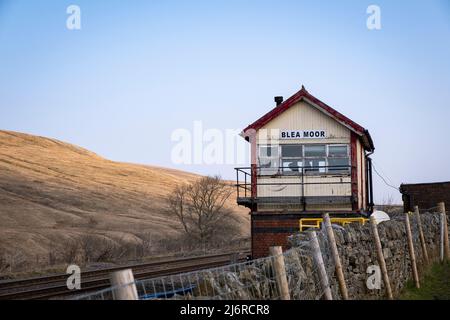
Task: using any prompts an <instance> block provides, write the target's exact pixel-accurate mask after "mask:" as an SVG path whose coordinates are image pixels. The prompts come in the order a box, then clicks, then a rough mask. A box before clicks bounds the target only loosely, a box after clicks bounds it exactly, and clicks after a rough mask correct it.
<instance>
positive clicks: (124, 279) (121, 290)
mask: <svg viewBox="0 0 450 320" xmlns="http://www.w3.org/2000/svg"><path fill="white" fill-rule="evenodd" d="M110 282H111V286H112V287H113V298H114V300H138V293H137V289H136V284H135V282H134V276H133V271H132V270H131V269H125V270H120V271H116V272H113V273H111V275H110Z"/></svg>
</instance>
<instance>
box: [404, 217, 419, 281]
mask: <svg viewBox="0 0 450 320" xmlns="http://www.w3.org/2000/svg"><path fill="white" fill-rule="evenodd" d="M405 227H406V237H407V241H408V248H409V256H410V258H411V267H412V272H413V278H414V283H415V285H416V288H420V282H419V274H418V273H417V264H416V255H415V253H414V244H413V241H412V234H411V225H410V223H409V213H408V212H405Z"/></svg>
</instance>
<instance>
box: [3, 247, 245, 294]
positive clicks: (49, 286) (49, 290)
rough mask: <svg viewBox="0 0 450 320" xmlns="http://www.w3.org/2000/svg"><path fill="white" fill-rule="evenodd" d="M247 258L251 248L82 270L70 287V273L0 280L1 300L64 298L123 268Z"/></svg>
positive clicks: (158, 272)
mask: <svg viewBox="0 0 450 320" xmlns="http://www.w3.org/2000/svg"><path fill="white" fill-rule="evenodd" d="M236 254H238V255H239V256H238V260H239V261H242V260H245V258H246V255H247V254H250V252H249V251H247V250H245V251H241V252H239V253H237V252H226V253H221V254H214V255H206V256H198V257H189V258H180V259H168V260H164V261H158V262H150V263H142V264H133V265H126V266H119V267H113V268H105V269H99V270H93V271H85V272H82V273H81V281H82V282H81V289H79V290H69V289H68V288H67V285H66V281H67V278H68V277H69V276H70V275H69V274H57V275H50V276H43V277H34V278H30V279H20V280H8V281H1V282H0V300H26V299H52V298H58V299H59V298H64V297H68V296H74V295H79V294H85V293H88V292H92V291H95V290H101V289H103V288H107V287H108V286H109V274H110V273H111V272H114V271H118V270H123V269H129V268H130V269H132V270H133V272H134V273H135V277H136V279H148V278H152V277H159V276H164V275H171V274H177V273H179V272H186V271H194V270H201V269H205V268H211V267H218V266H224V265H227V264H229V263H233V262H235V260H236Z"/></svg>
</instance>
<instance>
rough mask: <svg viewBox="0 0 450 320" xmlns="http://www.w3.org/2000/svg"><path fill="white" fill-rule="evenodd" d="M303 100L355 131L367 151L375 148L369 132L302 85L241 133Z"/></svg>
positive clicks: (257, 127) (263, 124) (256, 127)
mask: <svg viewBox="0 0 450 320" xmlns="http://www.w3.org/2000/svg"><path fill="white" fill-rule="evenodd" d="M301 100H305V101H306V102H308V103H309V104H310V105H312V106H313V107H315V108H316V109H318V110H319V111H321V112H323V113H325V114H326V115H328V116H330V117H331V118H333V119H334V120H336V121H337V122H339V123H341V124H342V125H343V126H345V127H347V128H348V129H349V130H351V131H353V132H354V133H356V134H357V135H358V136H359V137H360V138H361V141H362V143H363V146H364V148H365V149H366V150H368V151H373V150H375V146H374V144H373V141H372V137H371V136H370V134H369V131H368V130H366V129H364V128H363V127H362V126H360V125H359V124H357V123H356V122H354V121H352V120H350V119H349V118H347V117H346V116H344V115H343V114H342V113H340V112H338V111H336V110H334V109H333V108H332V107H330V106H329V105H327V104H325V103H324V102H322V101H320V100H319V99H317V98H316V97H314V96H313V95H311V94H310V93H309V92H308V91H306V89H305V87H304V86H302V88H301V90H300V91H298V92H297V93H296V94H294V95H293V96H291V97H290V98H289V99H287V100H285V101H284V102H282V103H281V104H280V105H278V106H276V107H275V108H273V109H272V110H271V111H269V112H268V113H266V114H265V115H263V116H262V117H261V118H259V119H258V120H256V121H255V122H253V123H252V124H250V125H249V126H247V128H245V129H244V130H243V133H244V134H245V132H247V130H250V129H253V130H259V129H260V128H262V127H263V126H265V125H266V124H267V123H268V122H269V121H271V120H272V119H274V118H276V117H278V116H279V115H280V114H281V113H283V112H284V111H286V110H287V109H289V108H290V107H292V106H293V105H294V104H296V103H297V102H299V101H301Z"/></svg>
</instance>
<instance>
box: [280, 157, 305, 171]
mask: <svg viewBox="0 0 450 320" xmlns="http://www.w3.org/2000/svg"><path fill="white" fill-rule="evenodd" d="M282 166H283V172H298V171H300V170H301V167H303V161H302V159H283V162H282Z"/></svg>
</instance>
